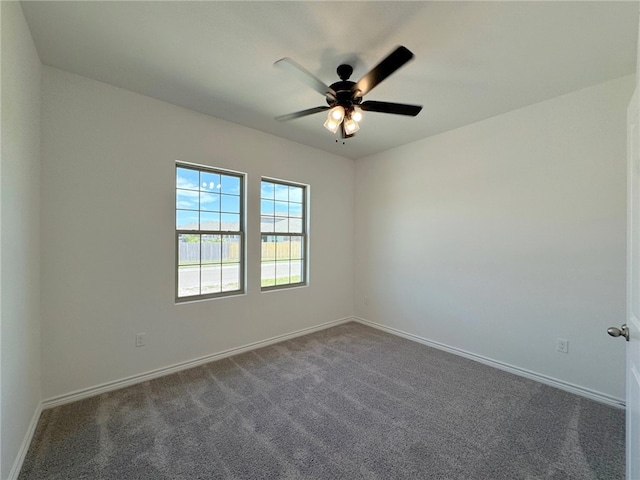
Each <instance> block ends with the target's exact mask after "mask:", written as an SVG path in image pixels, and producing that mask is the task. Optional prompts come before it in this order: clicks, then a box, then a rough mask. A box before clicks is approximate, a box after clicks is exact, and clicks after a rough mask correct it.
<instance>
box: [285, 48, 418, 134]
mask: <svg viewBox="0 0 640 480" xmlns="http://www.w3.org/2000/svg"><path fill="white" fill-rule="evenodd" d="M413 56H414V55H413V53H411V51H409V49H407V48H406V47H403V46H399V47H397V48H396V49H395V50H394V51H393V52H391V53H390V54H389V55H388V56H387V57H386V58H385V59H384V60H382V61H381V62H380V63H378V65H376V66H375V67H374V68H372V69H371V70H370V71H369V72H368V73H367V74H365V75H364V76H363V77H362V78H361V79H360V80H358V81H357V82H352V81H350V80H349V77H350V76H351V74H352V73H353V67H352V66H351V65H346V64H343V65H340V66H339V67H338V69H337V73H338V77H340V81H339V82H335V83H333V84H331V85H330V86H327V85H325V84H324V82H322V80H320V79H319V78H317V77H316V76H315V75H313V74H312V73H311V72H309V71H308V70H307V69H305V68H304V67H303V66H302V65H300V64H299V63H297V62H296V61H294V60H292V59H290V58H288V57H285V58H281V59H280V60H278V61H277V62H275V63H274V65H275V66H276V67H279V68H282V69H286V70H288V71H290V72H292V73H293V74H295V75H296V76H297V77H298V79H299V80H301V81H303V82H304V83H306V84H307V85H309V86H310V87H311V88H313V89H314V90H315V91H317V92H318V93H320V94H322V95H324V96H325V98H326V101H327V105H326V106H324V105H323V106H319V107H313V108H309V109H307V110H301V111H299V112H294V113H289V114H286V115H280V116H278V117H276V120H280V121H283V122H284V121H287V120H293V119H295V118H300V117H306V116H307V115H312V114H314V113H319V112H324V111H326V110H329V114H328V116H327V120H326V121H325V122H324V126H325V128H326V129H327V130H329V131H331V132H333V133H336V132H337V131H338V129H340V132H341V134H342V138H349V137H353V135H355V133H356V132H357V131H358V130H359V129H360V126H359V124H358V122H359V121H360V120H361V119H362V111H365V112H367V111H368V112H380V113H394V114H396V115H408V116H411V117H415V116H416V115H418V113H420V110H422V106H421V105H408V104H405V103H390V102H378V101H375V100H367V101H364V102H363V101H362V97H363V96H364V95H366V94H367V93H369V92H370V91H371V90H372V89H373V88H374V87H375V86H376V85H378V84H379V83H380V82H382V81H383V80H384V79H386V78H387V77H388V76H389V75H391V74H392V73H393V72H395V71H396V70H398V69H399V68H400V67H402V66H403V65H404V64H406V63H407V62H409V61H410V60H412V59H413Z"/></svg>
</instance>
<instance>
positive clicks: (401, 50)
mask: <svg viewBox="0 0 640 480" xmlns="http://www.w3.org/2000/svg"><path fill="white" fill-rule="evenodd" d="M412 58H413V53H411V52H410V51H409V49H408V48H406V47H403V46H399V47H398V48H396V49H395V50H394V51H393V52H391V53H390V54H389V55H388V56H387V58H385V59H384V60H382V61H381V62H380V63H379V64H378V65H376V66H375V67H374V68H373V69H372V70H371V71H370V72H369V73H367V74H366V75H365V76H364V77H362V78H361V79H360V80H358V83H356V84H355V85H354V86H353V88H352V89H351V91H352V92H354V93H356V92H357V95H356V96H358V97H362V96H363V95H365V94H366V93H367V92H369V91H370V90H371V89H372V88H373V87H375V86H376V85H378V84H379V83H380V82H381V81H383V80H384V79H385V78H387V77H388V76H389V75H391V74H392V73H393V72H395V71H396V70H398V69H399V68H400V67H402V66H403V65H404V64H405V63H407V62H408V61H409V60H411V59H412Z"/></svg>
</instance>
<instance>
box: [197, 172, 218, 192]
mask: <svg viewBox="0 0 640 480" xmlns="http://www.w3.org/2000/svg"><path fill="white" fill-rule="evenodd" d="M200 190H203V191H207V192H218V191H220V175H218V174H217V173H210V172H200Z"/></svg>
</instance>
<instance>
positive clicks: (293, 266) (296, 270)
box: [289, 260, 304, 283]
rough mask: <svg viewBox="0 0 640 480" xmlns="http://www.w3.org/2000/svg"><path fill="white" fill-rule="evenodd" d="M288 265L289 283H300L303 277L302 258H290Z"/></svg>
mask: <svg viewBox="0 0 640 480" xmlns="http://www.w3.org/2000/svg"><path fill="white" fill-rule="evenodd" d="M289 265H290V271H289V274H290V278H291V283H300V282H303V281H304V278H302V272H303V269H302V260H292V261H291V263H290V264H289Z"/></svg>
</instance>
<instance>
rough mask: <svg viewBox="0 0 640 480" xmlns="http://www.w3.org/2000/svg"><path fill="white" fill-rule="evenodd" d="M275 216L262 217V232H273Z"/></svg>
mask: <svg viewBox="0 0 640 480" xmlns="http://www.w3.org/2000/svg"><path fill="white" fill-rule="evenodd" d="M273 223H274V220H273V217H260V230H261V231H262V232H273Z"/></svg>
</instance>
